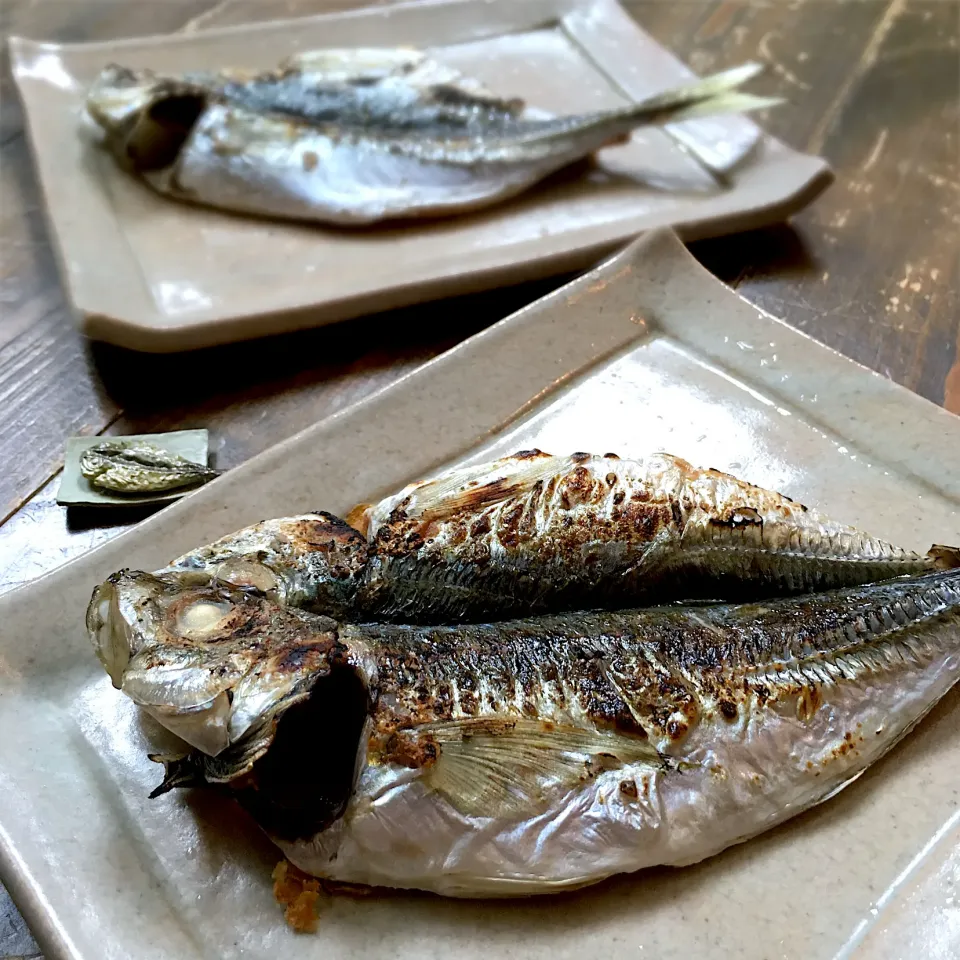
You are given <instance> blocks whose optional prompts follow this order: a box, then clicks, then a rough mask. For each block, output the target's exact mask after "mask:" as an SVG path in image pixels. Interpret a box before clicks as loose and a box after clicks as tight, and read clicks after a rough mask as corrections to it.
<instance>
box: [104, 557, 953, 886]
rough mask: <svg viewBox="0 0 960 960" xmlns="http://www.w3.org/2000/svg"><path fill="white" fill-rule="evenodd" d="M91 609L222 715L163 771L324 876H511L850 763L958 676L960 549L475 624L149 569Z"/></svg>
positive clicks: (673, 854) (472, 879)
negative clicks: (876, 572)
mask: <svg viewBox="0 0 960 960" xmlns="http://www.w3.org/2000/svg"><path fill="white" fill-rule="evenodd" d="M106 611H115V612H116V613H117V614H118V617H116V618H114V619H111V618H110V617H104V613H105V612H106ZM90 627H91V631H92V635H93V638H94V642H95V643H96V644H97V646H98V651H99V653H100V655H101V657H102V658H103V659H104V660H105V661H106V663H107V666H108V668H109V669H110V671H111V675H112V676H113V677H114V681H115V682H116V683H117V684H118V685H119V686H120V688H121V689H122V690H123V691H124V692H125V693H127V694H128V695H129V696H130V697H131V698H132V699H133V700H134V701H135V702H136V703H139V704H142V705H143V706H145V707H147V708H148V709H149V710H151V711H152V712H154V713H157V712H164V713H166V715H167V716H168V717H176V718H177V720H178V722H179V723H180V725H181V726H180V729H181V732H182V734H183V736H184V737H185V738H187V739H192V740H193V741H194V742H198V741H206V740H209V739H210V733H211V731H213V730H214V729H216V730H219V731H221V733H222V749H220V750H219V751H218V752H217V754H216V756H209V755H208V754H207V753H204V752H202V751H201V750H198V751H194V752H192V753H190V754H187V755H185V756H179V757H165V758H163V759H164V761H165V763H166V777H165V779H164V782H163V784H162V785H161V787H160V788H158V790H157V791H156V792H157V793H160V792H164V791H165V790H167V789H170V788H172V787H175V786H212V787H214V788H215V789H218V790H221V791H223V792H224V793H225V794H227V795H230V796H233V797H235V798H236V799H237V800H238V801H239V802H240V804H242V805H243V806H244V807H245V808H246V809H247V810H249V811H250V812H251V813H252V814H253V816H254V817H255V818H256V819H257V820H258V821H259V823H260V824H261V825H262V826H263V827H264V829H265V830H266V831H267V832H268V833H269V834H270V836H271V837H272V838H273V839H274V840H275V842H276V843H277V844H278V845H279V846H280V847H281V849H282V850H283V852H284V853H285V854H286V855H287V857H289V859H290V860H291V861H292V862H293V863H294V864H296V865H297V866H298V867H300V868H301V869H303V870H305V871H307V872H309V873H312V874H315V875H317V876H321V877H328V878H330V879H333V880H339V881H342V882H346V883H360V884H370V885H381V886H392V887H409V888H420V889H424V890H431V891H435V892H437V893H440V894H446V895H451V896H461V897H468V896H491V895H499V896H516V895H526V894H534V893H546V892H551V891H557V890H562V889H567V888H571V887H578V886H584V885H586V884H590V883H594V882H596V881H598V880H601V879H603V878H605V877H608V876H610V875H612V874H615V873H621V872H629V871H634V870H638V869H641V868H643V867H648V866H652V865H655V864H672V865H683V864H689V863H694V862H696V861H699V860H702V859H704V858H705V857H709V856H711V855H713V854H715V853H718V852H719V851H721V850H723V849H724V848H725V847H728V846H730V845H731V844H734V843H737V842H739V841H741V840H745V839H747V838H749V837H752V836H755V835H756V834H758V833H761V832H762V831H764V830H767V829H769V828H770V827H773V826H774V825H776V824H778V823H780V822H781V821H783V820H785V819H787V818H788V817H791V816H793V815H795V814H797V813H800V812H801V811H803V810H806V809H807V808H809V807H811V806H813V805H815V804H818V803H820V802H821V801H823V800H826V799H828V798H829V797H830V796H832V795H833V794H834V793H836V792H837V791H838V790H840V789H841V788H843V787H845V786H846V785H848V784H849V783H850V782H851V781H852V780H854V779H856V777H857V776H859V775H860V774H861V773H862V772H863V771H864V770H865V769H866V768H867V767H868V766H869V765H870V764H871V763H873V762H874V761H875V760H877V759H878V758H879V757H880V756H882V755H883V754H884V753H886V752H887V751H888V750H889V749H890V748H891V747H892V746H893V745H894V744H896V743H897V741H898V740H899V739H900V738H901V737H903V736H904V735H905V734H906V733H907V732H908V731H909V730H910V729H911V728H912V727H913V726H914V724H916V723H917V721H918V720H920V719H921V718H922V717H923V716H924V715H925V714H926V713H927V711H928V710H929V709H930V708H931V707H932V706H933V705H934V704H935V703H936V702H937V701H938V700H939V699H940V698H941V697H942V696H943V695H944V694H945V693H946V692H947V691H948V690H949V689H950V688H951V687H952V686H953V684H954V683H955V682H956V680H957V676H958V666H960V571H956V570H954V571H949V572H945V573H932V574H926V575H924V576H920V577H916V578H912V579H911V578H903V579H897V580H893V581H889V582H887V583H884V584H879V585H872V586H866V587H854V588H849V589H845V590H841V591H835V592H831V593H824V594H817V595H813V596H806V597H803V598H794V599H788V600H777V601H772V602H769V603H764V604H754V605H747V606H728V605H717V606H698V607H692V608H687V607H672V608H656V609H649V610H641V611H631V612H620V613H590V614H585V613H576V614H565V615H562V616H549V617H542V618H533V619H527V620H517V621H508V622H503V623H499V624H480V625H472V626H457V627H416V626H402V625H392V626H391V625H364V626H346V625H342V624H338V623H336V622H335V621H333V620H330V619H327V618H325V617H317V616H313V615H310V614H306V613H303V612H302V611H296V610H291V609H288V608H284V607H281V606H278V605H277V604H274V603H272V602H270V601H268V600H266V599H264V598H263V597H261V596H253V595H250V594H246V593H244V592H242V591H239V590H236V589H233V590H231V589H228V588H226V587H219V588H218V587H215V586H214V587H211V586H207V587H196V588H184V587H182V586H180V585H178V584H177V582H176V577H175V575H172V574H170V575H166V576H165V577H162V578H158V577H156V576H153V575H151V574H141V573H132V572H128V573H125V574H122V575H118V576H117V577H115V578H113V579H112V580H111V581H109V582H108V583H107V584H105V585H104V586H103V587H101V588H100V590H99V592H98V594H97V596H96V597H95V598H94V603H93V605H92V607H91V619H90ZM199 745H200V746H201V747H203V746H204V744H202V743H200V744H199Z"/></svg>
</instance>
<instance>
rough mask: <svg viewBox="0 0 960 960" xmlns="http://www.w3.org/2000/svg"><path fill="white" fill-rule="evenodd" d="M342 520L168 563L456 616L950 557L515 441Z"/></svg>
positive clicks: (736, 587)
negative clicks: (514, 448)
mask: <svg viewBox="0 0 960 960" xmlns="http://www.w3.org/2000/svg"><path fill="white" fill-rule="evenodd" d="M348 521H351V523H347V524H344V523H343V521H339V520H337V519H336V518H333V517H331V516H330V515H328V514H325V515H317V516H314V517H309V516H303V517H293V518H288V519H285V520H275V521H267V522H265V523H264V524H258V525H256V526H254V527H251V528H247V529H246V530H241V531H238V532H237V533H234V534H231V535H230V536H228V537H225V538H223V539H221V540H219V541H217V542H216V543H215V544H211V545H210V546H208V547H203V548H200V549H199V550H195V551H191V552H190V553H188V554H186V555H184V556H183V557H180V558H178V559H177V560H175V561H174V562H173V564H172V568H174V569H191V570H194V571H196V572H197V573H198V574H199V573H206V574H208V575H210V576H214V577H216V578H218V579H221V580H226V581H228V582H233V583H240V584H249V585H252V586H258V585H259V586H264V585H269V584H270V583H276V584H278V586H277V587H276V589H273V590H271V589H270V588H269V587H266V588H267V589H268V595H269V596H271V597H273V598H274V599H281V600H282V602H287V603H290V604H292V605H294V606H302V607H304V608H305V609H309V610H313V611H315V612H318V613H326V614H329V615H330V616H333V617H340V618H346V619H353V620H356V619H370V620H390V621H401V622H407V623H442V622H447V623H462V622H467V621H478V620H483V619H503V618H505V617H510V616H522V615H526V614H533V613H549V612H556V611H559V610H571V609H592V608H616V607H628V606H641V605H650V604H657V603H664V602H667V601H670V600H690V599H714V600H748V599H759V598H761V597H764V596H780V595H789V594H797V593H811V592H815V591H817V590H827V589H831V588H834V587H840V586H848V585H853V584H858V583H868V582H871V581H873V580H880V579H884V578H887V577H893V576H900V575H903V574H915V573H922V572H924V571H927V570H932V569H935V568H938V567H948V566H952V565H958V564H960V552H958V551H956V550H950V549H948V548H938V549H936V550H934V551H931V552H930V553H929V554H927V555H919V554H916V553H912V552H910V551H907V550H903V549H901V548H899V547H896V546H894V545H892V544H889V543H886V542H885V541H882V540H878V539H876V538H874V537H871V536H868V535H867V534H864V533H862V532H860V531H858V530H856V529H854V528H853V527H850V526H847V525H845V524H841V523H837V522H835V521H833V520H830V519H829V518H827V517H824V516H822V515H819V514H817V513H816V512H815V511H813V510H809V509H807V508H806V507H804V506H803V505H802V504H799V503H795V502H794V501H792V500H790V499H789V498H787V497H784V496H782V495H780V494H777V493H774V492H772V491H769V490H763V489H761V488H759V487H755V486H753V485H751V484H748V483H745V482H743V481H741V480H738V479H737V478H735V477H731V476H729V475H727V474H723V473H720V472H718V471H715V470H699V469H696V468H694V467H692V466H691V465H690V464H689V463H687V462H686V461H684V460H681V459H680V458H679V457H673V456H670V455H669V454H655V455H652V456H649V457H645V458H644V459H642V460H622V459H620V458H618V457H614V456H605V457H598V456H592V455H590V454H586V453H583V454H574V455H572V456H570V457H552V456H549V455H547V454H544V453H541V452H540V451H536V450H532V451H526V452H523V453H519V454H515V455H514V456H512V457H505V458H503V459H501V460H497V461H494V462H492V463H488V464H482V465H480V466H475V467H469V468H465V469H460V470H454V471H451V472H449V473H445V474H443V475H441V476H439V477H437V478H435V479H432V480H428V481H425V482H421V483H416V484H412V485H410V486H409V487H406V488H404V489H403V490H401V491H400V492H399V493H397V494H396V495H394V496H391V497H387V498H386V499H384V500H382V501H381V502H380V503H378V504H376V505H375V506H372V507H360V508H358V509H356V510H355V511H353V512H352V513H351V514H350V516H349V517H348ZM354 526H356V527H357V528H358V529H359V532H358V531H357V530H355V529H354ZM361 534H362V535H361ZM257 571H260V573H259V574H258V573H257Z"/></svg>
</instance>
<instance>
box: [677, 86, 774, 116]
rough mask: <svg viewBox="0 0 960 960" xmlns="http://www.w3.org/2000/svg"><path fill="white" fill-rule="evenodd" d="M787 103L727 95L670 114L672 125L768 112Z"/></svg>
mask: <svg viewBox="0 0 960 960" xmlns="http://www.w3.org/2000/svg"><path fill="white" fill-rule="evenodd" d="M782 103H786V100H784V98H783V97H756V96H754V95H753V94H752V93H725V94H721V95H720V96H717V97H710V98H709V99H707V100H701V101H700V102H699V103H693V104H691V105H690V106H689V107H681V108H678V109H677V110H676V111H674V112H672V113H671V114H670V117H669V118H668V121H666V120H665V121H664V122H670V123H680V122H682V121H684V120H695V119H696V118H697V117H719V116H722V115H723V114H730V113H752V112H754V111H756V110H767V109H769V108H770V107H778V106H780V104H782Z"/></svg>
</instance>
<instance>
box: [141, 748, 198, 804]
mask: <svg viewBox="0 0 960 960" xmlns="http://www.w3.org/2000/svg"><path fill="white" fill-rule="evenodd" d="M147 759H148V760H152V761H153V762H154V763H162V764H163V780H162V781H161V782H160V786H158V787H156V788H154V789H153V790H151V791H150V794H149V797H150V799H151V800H156V798H157V797H161V796H163V794H165V793H169V792H170V791H171V790H176V789H177V788H178V787H183V788H187V787H204V786H206V785H207V779H206V777H205V776H204V769H203V762H202V760H199V759H198V757H197V755H196V754H195V753H178V754H168V755H164V754H159V753H148V754H147Z"/></svg>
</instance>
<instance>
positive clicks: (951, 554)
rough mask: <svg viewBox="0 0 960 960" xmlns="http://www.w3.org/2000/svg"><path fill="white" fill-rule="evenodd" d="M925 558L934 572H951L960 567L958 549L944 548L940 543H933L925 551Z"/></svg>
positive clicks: (959, 551) (959, 548) (959, 552)
mask: <svg viewBox="0 0 960 960" xmlns="http://www.w3.org/2000/svg"><path fill="white" fill-rule="evenodd" d="M927 557H928V559H929V560H930V561H931V562H932V563H933V567H934V569H935V570H953V569H955V568H956V567H960V547H945V546H944V545H943V544H942V543H935V544H934V545H933V546H932V547H931V548H930V549H929V550H928V551H927Z"/></svg>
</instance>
